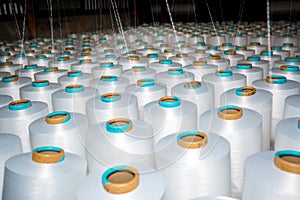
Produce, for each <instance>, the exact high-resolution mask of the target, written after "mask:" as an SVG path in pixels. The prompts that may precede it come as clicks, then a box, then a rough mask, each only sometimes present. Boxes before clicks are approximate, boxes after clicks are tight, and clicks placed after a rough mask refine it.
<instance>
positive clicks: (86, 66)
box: [71, 59, 99, 74]
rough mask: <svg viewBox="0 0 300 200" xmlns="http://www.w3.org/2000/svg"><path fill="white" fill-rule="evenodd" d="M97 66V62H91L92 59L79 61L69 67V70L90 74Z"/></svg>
mask: <svg viewBox="0 0 300 200" xmlns="http://www.w3.org/2000/svg"><path fill="white" fill-rule="evenodd" d="M97 66H99V62H96V61H93V60H92V59H80V60H79V62H78V63H74V64H72V65H71V70H80V71H82V72H83V73H88V74H91V73H92V69H93V68H94V67H97Z"/></svg>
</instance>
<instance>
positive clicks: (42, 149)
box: [32, 146, 65, 163]
mask: <svg viewBox="0 0 300 200" xmlns="http://www.w3.org/2000/svg"><path fill="white" fill-rule="evenodd" d="M44 151H53V152H57V153H61V152H63V155H62V157H61V158H60V159H59V160H58V161H57V163H60V162H62V161H64V159H65V154H64V151H63V149H62V148H59V147H54V146H44V147H38V148H35V149H33V151H32V152H36V153H41V152H44Z"/></svg>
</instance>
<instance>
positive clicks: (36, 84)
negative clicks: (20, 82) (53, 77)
mask: <svg viewBox="0 0 300 200" xmlns="http://www.w3.org/2000/svg"><path fill="white" fill-rule="evenodd" d="M49 84H50V83H49V81H47V80H38V81H33V82H32V83H31V86H32V87H34V88H40V87H46V86H48V85H49Z"/></svg>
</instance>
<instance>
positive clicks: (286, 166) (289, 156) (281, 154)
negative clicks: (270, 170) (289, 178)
mask: <svg viewBox="0 0 300 200" xmlns="http://www.w3.org/2000/svg"><path fill="white" fill-rule="evenodd" d="M274 164H275V166H276V167H277V168H279V169H281V170H283V171H286V172H290V173H294V174H300V152H298V151H290V150H284V151H278V152H277V153H276V154H275V158H274Z"/></svg>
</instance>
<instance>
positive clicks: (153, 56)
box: [147, 53, 158, 58]
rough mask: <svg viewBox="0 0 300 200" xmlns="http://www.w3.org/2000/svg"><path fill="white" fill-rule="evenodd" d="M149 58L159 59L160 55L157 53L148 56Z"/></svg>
mask: <svg viewBox="0 0 300 200" xmlns="http://www.w3.org/2000/svg"><path fill="white" fill-rule="evenodd" d="M147 58H158V54H157V53H152V54H148V55H147Z"/></svg>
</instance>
